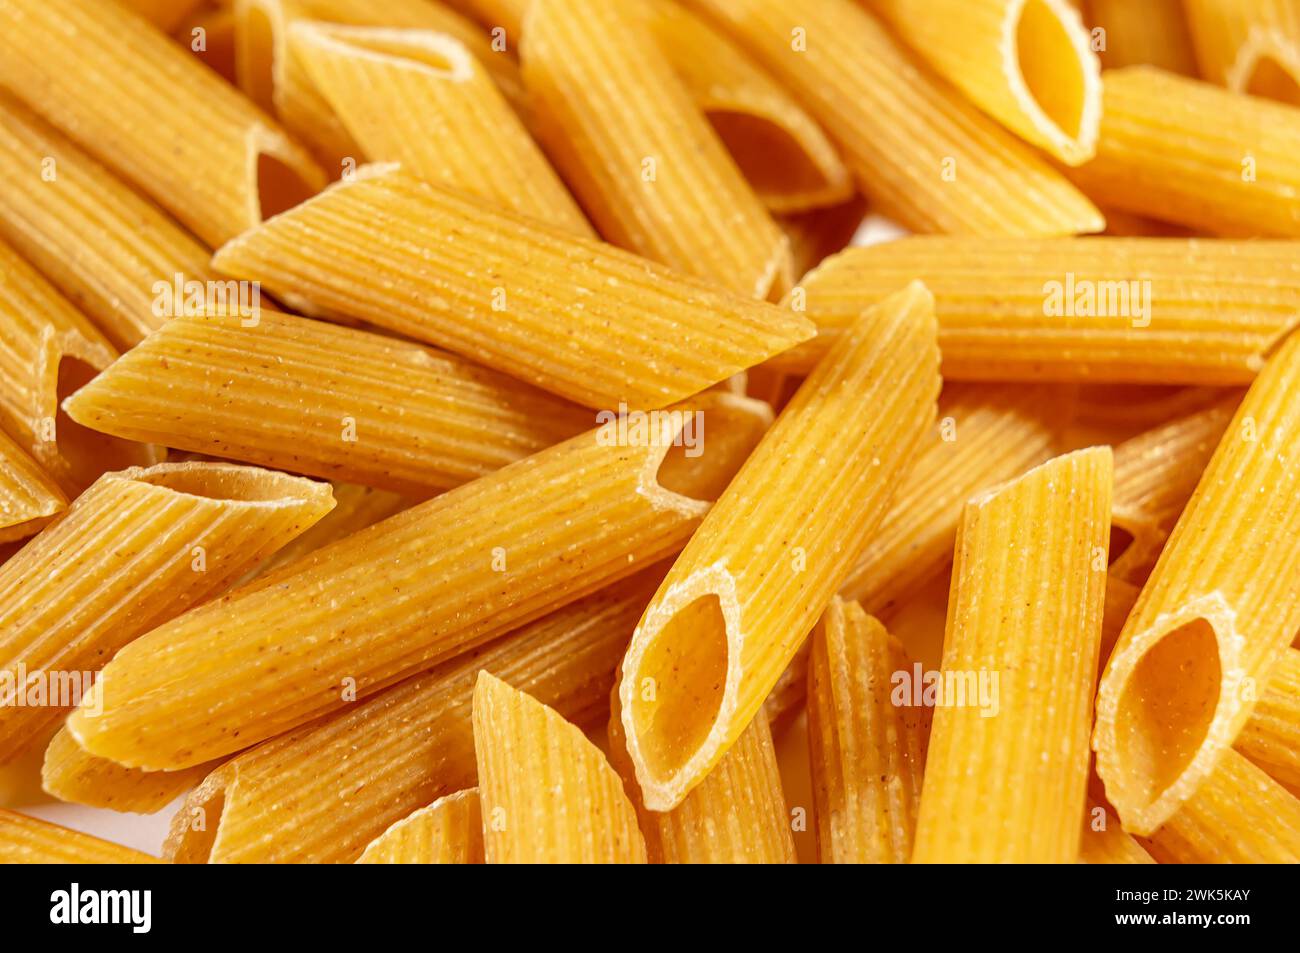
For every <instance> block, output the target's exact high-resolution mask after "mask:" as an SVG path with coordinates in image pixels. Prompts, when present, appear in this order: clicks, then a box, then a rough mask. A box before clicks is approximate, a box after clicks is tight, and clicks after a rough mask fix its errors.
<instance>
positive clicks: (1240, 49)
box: [1184, 0, 1300, 106]
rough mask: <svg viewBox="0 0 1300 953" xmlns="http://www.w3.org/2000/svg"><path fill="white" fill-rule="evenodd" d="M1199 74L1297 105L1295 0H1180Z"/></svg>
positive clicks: (1299, 8) (1299, 49)
mask: <svg viewBox="0 0 1300 953" xmlns="http://www.w3.org/2000/svg"><path fill="white" fill-rule="evenodd" d="M1184 8H1185V9H1186V11H1187V26H1188V28H1189V31H1190V33H1191V38H1192V45H1193V46H1194V48H1195V50H1196V62H1197V64H1198V65H1199V67H1200V71H1201V76H1202V77H1203V78H1204V79H1207V80H1209V81H1210V82H1211V83H1217V84H1218V85H1220V86H1226V87H1227V88H1228V89H1230V90H1232V91H1233V92H1234V93H1246V94H1248V95H1250V96H1262V97H1264V98H1267V99H1277V100H1280V101H1282V102H1284V103H1290V104H1291V105H1293V106H1300V2H1297V0H1250V2H1248V3H1246V2H1242V0H1185V2H1184Z"/></svg>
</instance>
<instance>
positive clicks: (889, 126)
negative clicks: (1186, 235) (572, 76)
mask: <svg viewBox="0 0 1300 953" xmlns="http://www.w3.org/2000/svg"><path fill="white" fill-rule="evenodd" d="M687 6H688V7H690V8H692V9H697V10H699V11H701V12H704V13H707V14H708V15H709V16H710V17H712V18H713V19H714V20H715V21H716V22H717V23H718V24H719V26H721V27H723V28H725V29H726V30H728V31H729V32H730V33H731V34H732V35H733V36H735V38H736V39H737V41H739V42H740V43H741V44H742V45H743V46H745V47H746V48H747V49H748V50H749V52H750V53H751V54H752V55H753V56H754V57H755V58H756V59H757V60H758V61H759V62H760V63H761V64H762V65H763V66H765V67H766V68H767V69H768V70H769V71H770V72H771V73H772V74H773V75H774V76H775V77H776V78H777V79H778V80H779V81H781V82H782V83H784V84H785V86H786V87H787V88H788V89H790V91H791V92H792V93H794V95H795V96H796V97H797V98H798V99H799V101H800V102H801V103H802V104H803V105H804V107H805V108H806V109H807V110H808V111H809V113H810V114H811V115H812V116H813V118H815V119H816V120H817V121H818V122H820V123H821V125H822V127H823V128H825V129H826V130H827V131H828V132H829V133H830V135H831V136H832V137H833V138H834V139H835V140H836V142H837V143H838V145H839V147H840V150H841V152H842V154H843V156H844V160H845V163H846V164H847V165H848V167H849V169H850V171H851V172H852V173H853V175H854V177H855V178H856V180H857V182H858V185H859V187H860V188H861V190H862V192H863V194H864V195H866V196H867V198H868V199H869V200H870V201H871V203H872V206H873V207H875V208H877V209H878V210H879V211H880V212H881V213H883V214H884V215H887V216H889V217H890V218H891V219H894V220H895V221H897V222H898V223H899V224H901V225H903V226H904V227H906V228H908V229H910V230H912V231H915V232H922V233H925V232H944V233H954V234H972V235H1007V234H1011V235H1015V234H1022V235H1073V234H1077V233H1080V232H1097V231H1100V230H1101V229H1102V227H1103V225H1104V223H1103V221H1102V217H1101V214H1100V213H1099V212H1098V211H1097V209H1096V208H1095V207H1094V206H1093V205H1092V203H1091V202H1089V201H1088V200H1087V199H1086V198H1085V197H1084V196H1083V195H1082V194H1081V193H1079V192H1078V191H1077V190H1076V189H1075V188H1074V187H1073V186H1071V185H1070V183H1069V182H1067V181H1066V180H1065V179H1064V178H1063V177H1062V175H1061V174H1060V173H1059V172H1057V171H1056V170H1055V169H1053V168H1052V167H1051V166H1050V165H1048V164H1047V163H1046V162H1045V161H1044V160H1043V159H1042V158H1041V157H1040V156H1039V155H1037V154H1036V153H1035V152H1034V151H1033V150H1032V149H1031V148H1030V147H1029V146H1028V145H1026V144H1024V143H1022V142H1020V141H1019V140H1017V139H1016V138H1015V137H1014V136H1013V135H1011V134H1010V133H1008V132H1007V131H1005V130H1004V129H1002V128H1001V127H1000V126H999V125H998V124H997V123H996V122H994V121H993V120H992V119H989V118H987V117H986V116H984V115H983V114H982V113H981V112H980V111H979V110H978V109H977V108H976V107H975V106H973V105H970V104H968V103H967V102H965V100H963V99H962V97H961V95H960V94H959V93H957V92H956V91H955V90H953V89H952V88H950V87H949V86H948V85H947V84H946V83H944V82H943V81H942V80H940V79H938V78H937V77H934V76H932V75H931V74H930V73H929V72H928V71H926V70H925V68H924V67H923V66H920V65H919V64H917V63H916V62H914V61H913V60H912V58H911V57H910V56H909V55H908V54H907V53H906V52H905V51H904V50H903V49H901V48H900V47H899V46H898V44H897V43H896V41H895V40H894V39H893V38H892V37H891V36H890V35H889V34H888V33H887V32H886V31H885V29H884V27H882V26H881V25H880V24H879V23H877V22H876V20H875V19H874V18H873V17H872V16H871V15H870V14H868V13H867V12H866V11H864V10H862V9H860V8H859V7H858V5H857V4H855V3H853V2H852V0H809V2H804V3H800V4H797V5H790V4H787V3H785V2H783V0H688V3H687ZM918 277H919V276H918ZM924 277H926V278H929V277H930V276H929V275H925V276H924Z"/></svg>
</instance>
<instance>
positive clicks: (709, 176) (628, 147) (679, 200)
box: [521, 0, 793, 298]
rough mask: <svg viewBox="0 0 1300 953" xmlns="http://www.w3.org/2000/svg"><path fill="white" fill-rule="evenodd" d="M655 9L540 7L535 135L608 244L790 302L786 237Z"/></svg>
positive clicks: (525, 59) (634, 5)
mask: <svg viewBox="0 0 1300 953" xmlns="http://www.w3.org/2000/svg"><path fill="white" fill-rule="evenodd" d="M647 9H648V8H647V7H646V6H645V5H644V4H643V3H642V2H641V0H625V2H623V3H618V4H611V3H607V2H605V0H532V2H531V3H530V4H529V6H528V13H527V19H526V22H525V26H524V39H523V48H522V54H521V58H522V64H523V74H524V82H525V83H526V84H527V86H528V91H529V95H530V97H531V100H532V103H533V106H534V110H535V111H534V116H533V131H534V133H535V134H536V135H537V137H538V138H539V139H540V141H541V142H542V144H543V145H544V146H545V147H546V150H547V152H548V154H549V155H550V156H551V159H552V160H553V161H554V162H555V164H556V166H557V167H558V168H559V170H560V172H561V174H562V175H563V176H564V177H565V180H566V181H567V182H568V183H569V186H570V188H572V189H573V191H574V194H575V195H577V196H578V198H579V200H580V201H581V202H582V204H583V207H584V208H585V209H586V210H587V212H588V214H589V215H590V216H591V220H592V222H593V223H594V224H595V225H596V228H597V229H598V230H599V232H600V233H601V235H602V236H603V237H604V238H606V239H607V240H608V241H610V242H612V243H614V244H615V245H619V246H621V247H623V248H626V249H629V250H631V251H634V252H637V253H638V254H640V255H644V256H645V257H646V258H649V259H652V260H654V261H657V262H661V263H662V264H665V265H668V266H670V267H672V268H674V269H676V270H678V271H681V272H682V273H684V274H690V275H693V276H695V277H698V278H703V279H706V280H709V281H712V282H715V283H717V284H719V285H723V286H725V287H727V288H728V289H729V290H731V291H733V292H735V293H737V294H740V295H746V296H753V297H756V298H765V297H768V296H769V295H770V296H773V297H780V295H781V294H783V293H784V292H785V291H786V289H788V288H789V286H790V284H791V282H792V281H793V279H792V277H791V275H790V256H789V247H788V244H787V242H786V240H785V236H784V235H783V234H782V232H781V230H780V229H779V228H778V227H777V226H776V223H775V222H774V221H773V220H772V218H771V216H770V215H769V214H768V213H767V210H766V209H765V208H764V207H763V205H762V203H761V202H760V201H759V200H758V197H757V196H756V195H755V194H754V192H753V191H752V190H751V188H750V186H749V184H748V183H747V182H746V181H745V179H744V177H743V176H742V174H741V171H740V169H739V168H737V166H736V164H735V162H734V161H733V160H732V159H731V157H730V156H728V155H727V151H726V149H725V147H724V146H723V143H722V141H721V139H720V138H719V137H718V135H717V133H716V132H715V131H714V130H713V129H712V128H710V126H709V123H708V122H707V121H706V120H705V118H704V116H703V115H702V114H701V112H700V110H699V108H698V107H697V106H696V104H695V103H694V102H693V101H692V99H691V97H690V95H689V93H688V91H687V88H686V85H685V84H684V83H683V82H682V81H681V80H680V79H679V78H678V77H677V75H675V73H674V71H673V67H672V64H671V63H670V62H669V60H668V59H667V58H666V57H665V56H664V55H663V53H662V51H661V50H660V49H659V46H658V44H657V43H656V37H655V34H654V32H652V31H651V30H650V29H647V26H648V24H647V23H646V22H645V20H646V18H648V17H651V16H653V12H647ZM638 14H643V16H639V15H638ZM652 23H653V21H651V24H652Z"/></svg>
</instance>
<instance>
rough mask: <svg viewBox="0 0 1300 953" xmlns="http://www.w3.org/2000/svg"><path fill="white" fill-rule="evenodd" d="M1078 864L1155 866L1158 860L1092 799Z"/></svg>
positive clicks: (1084, 827) (1084, 825) (1112, 815)
mask: <svg viewBox="0 0 1300 953" xmlns="http://www.w3.org/2000/svg"><path fill="white" fill-rule="evenodd" d="M1079 863H1081V864H1154V863H1155V859H1154V858H1152V856H1151V855H1150V854H1148V853H1147V852H1146V851H1145V850H1144V849H1143V848H1142V845H1141V844H1139V843H1138V842H1137V840H1135V839H1134V838H1133V837H1132V836H1130V835H1129V834H1126V833H1124V829H1123V828H1122V827H1120V823H1119V818H1117V817H1116V816H1115V815H1114V814H1112V813H1111V812H1110V811H1108V810H1106V808H1104V807H1103V806H1102V805H1100V804H1098V803H1097V802H1096V801H1093V800H1092V799H1091V798H1089V800H1088V816H1087V817H1086V818H1085V819H1084V822H1083V837H1082V838H1081V839H1080V841H1079Z"/></svg>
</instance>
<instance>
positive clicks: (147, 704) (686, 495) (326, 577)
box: [68, 392, 770, 771]
mask: <svg viewBox="0 0 1300 953" xmlns="http://www.w3.org/2000/svg"><path fill="white" fill-rule="evenodd" d="M676 411H677V412H678V416H676V417H673V418H671V420H670V423H671V424H672V428H671V429H666V430H665V432H663V433H661V434H660V435H659V436H658V437H656V438H655V439H654V440H653V441H651V440H646V441H637V442H635V443H634V442H633V441H631V440H627V441H623V442H621V443H620V441H619V438H618V435H617V434H616V433H612V432H609V430H608V428H598V429H596V430H593V431H588V432H587V433H584V434H580V435H579V436H577V437H574V438H573V439H571V440H568V441H566V442H565V443H562V444H559V445H557V446H555V447H552V448H550V449H548V450H544V451H542V452H540V453H537V454H534V455H533V456H531V457H528V458H526V459H524V460H521V461H519V462H517V463H514V464H511V465H510V466H508V467H505V468H504V469H502V470H498V471H497V472H495V473H492V474H489V475H487V476H484V477H481V478H479V479H477V480H475V481H473V482H472V483H469V484H466V485H465V486H463V487H460V488H458V489H456V490H452V491H450V492H448V493H446V494H444V495H442V496H439V497H436V498H434V499H432V500H429V501H428V502H425V503H422V504H420V505H418V506H415V507H412V508H411V509H409V510H406V511H404V512H402V513H399V514H397V515H396V516H393V517H390V518H389V519H386V520H384V521H383V522H381V523H376V524H375V525H374V526H371V527H369V528H368V529H365V530H362V531H361V532H359V533H355V534H353V535H352V536H349V537H347V538H346V539H343V540H341V541H339V542H338V543H335V544H333V545H332V546H327V547H326V548H325V549H322V550H317V551H316V552H314V553H309V554H308V555H306V556H304V557H303V558H302V559H300V560H299V561H298V562H296V563H291V564H290V565H288V566H284V567H281V568H280V569H278V570H276V571H275V572H274V573H272V574H271V575H269V576H265V577H262V578H261V579H258V580H254V581H253V582H251V583H249V584H248V585H246V586H244V587H242V588H241V589H239V590H236V591H235V592H233V593H231V594H229V595H227V596H226V597H225V598H223V599H222V600H220V601H219V602H215V603H209V604H208V605H207V606H201V607H199V608H198V609H196V610H194V611H192V612H190V613H187V614H186V615H183V616H181V617H180V618H178V619H175V620H173V621H172V622H169V623H165V624H163V625H161V626H159V627H158V628H156V629H154V630H153V631H152V632H150V633H149V634H147V635H145V636H143V637H142V638H140V639H137V640H136V641H135V642H133V643H132V644H131V645H129V646H127V647H126V648H125V649H123V650H122V651H120V652H119V653H118V654H117V656H116V657H115V658H114V659H113V660H112V662H110V663H109V665H108V667H107V668H106V669H105V671H104V674H103V676H102V678H101V679H100V681H99V682H98V683H97V684H96V687H95V688H94V689H93V690H92V692H91V694H90V697H89V698H87V699H86V700H84V701H83V702H82V705H81V707H80V708H79V709H78V710H77V711H76V712H74V713H73V714H72V715H71V716H70V718H69V720H68V727H69V729H70V731H71V732H72V734H73V736H74V737H75V738H76V739H77V741H78V742H79V743H80V744H81V746H82V747H83V748H85V749H86V750H87V751H88V752H89V753H90V754H92V755H95V756H97V757H101V758H108V759H110V760H114V761H118V762H121V763H122V764H125V765H127V766H128V767H135V768H144V769H146V770H154V771H157V770H176V769H178V768H185V767H190V766H192V765H194V764H198V763H199V762H202V761H208V760H211V759H213V758H217V757H220V756H221V755H224V754H229V753H231V752H232V751H235V750H237V749H238V748H243V747H245V746H247V745H249V744H253V743H256V742H258V741H261V740H263V739H265V738H269V737H271V736H273V735H276V734H279V733H280V732H282V731H286V730H288V729H290V728H294V727H296V726H297V725H301V724H303V723H304V722H306V721H309V720H311V719H312V718H316V717H319V716H321V715H324V714H327V713H329V712H331V711H336V710H338V709H339V708H342V707H345V706H347V705H348V704H350V703H351V702H353V701H354V700H355V699H357V698H364V697H365V696H367V695H371V694H373V693H375V692H377V691H379V690H381V689H383V688H386V687H387V686H389V685H392V684H394V683H396V682H398V681H400V680H402V679H403V678H405V677H407V676H409V675H413V674H415V673H417V672H419V671H422V670H423V669H426V668H428V667H429V666H430V665H433V664H435V663H437V662H438V661H440V660H442V659H446V658H449V657H451V656H454V655H456V654H459V653H460V652H464V651H465V650H467V649H469V648H472V647H473V646H474V645H476V644H479V643H482V642H485V641H487V640H489V639H491V638H494V637H496V636H498V635H501V634H503V633H505V632H508V631H509V630H510V629H512V628H515V627H516V626H518V625H521V624H524V623H526V622H528V621H530V620H532V619H536V618H539V617H540V616H542V615H545V614H546V613H547V612H549V611H551V610H553V609H555V608H558V607H560V606H562V605H564V604H566V603H568V602H571V601H573V600H574V599H577V598H580V597H581V596H583V595H586V594H588V593H591V592H594V591H595V590H597V589H600V588H601V587H602V586H604V585H606V584H608V583H611V582H614V581H616V580H618V579H620V578H622V577H624V576H627V575H630V574H631V573H633V572H635V571H636V570H637V569H639V568H640V567H641V566H643V565H647V564H649V563H651V562H653V561H655V560H657V559H660V558H662V557H664V556H667V555H670V554H672V553H674V552H676V551H677V550H678V549H680V548H681V546H682V545H683V544H684V543H685V541H686V538H687V537H688V536H689V535H690V534H691V532H692V531H693V530H694V528H695V527H696V526H697V525H698V524H699V521H700V519H701V518H702V517H703V515H704V514H705V513H706V512H707V511H708V509H709V503H708V502H707V499H708V498H709V496H711V494H712V493H713V492H716V490H718V489H720V486H719V484H721V485H724V486H725V484H726V480H727V479H728V478H729V476H730V474H731V473H733V472H735V469H736V467H737V466H738V465H739V461H740V460H741V459H743V458H744V457H745V456H746V455H747V454H748V453H749V451H750V450H751V449H752V448H753V446H754V444H755V443H756V442H757V440H758V438H759V436H760V435H761V433H762V431H763V429H764V428H765V427H766V425H767V423H768V422H769V420H770V412H769V411H768V409H767V407H766V405H764V404H759V403H758V402H756V401H752V400H749V399H747V398H741V397H736V396H734V395H732V394H722V393H716V392H715V393H709V394H705V395H702V396H701V397H700V398H699V399H698V400H696V401H692V402H689V403H686V404H683V405H679V406H678V407H677V408H676ZM696 411H698V412H699V413H700V414H702V415H704V417H705V420H704V422H703V423H700V421H699V420H698V419H697V418H696V417H695V413H696ZM710 420H711V421H712V423H710V422H709V421H710ZM688 426H689V427H693V428H695V430H696V431H697V432H698V429H699V428H700V427H704V428H705V430H706V432H707V430H709V429H712V428H716V429H717V430H718V431H721V432H723V436H722V439H721V440H716V441H714V442H713V443H710V444H708V445H707V449H706V447H705V446H699V447H698V449H699V450H700V455H699V456H693V457H687V456H686V453H687V452H688V451H690V448H689V447H688V446H687V445H686V443H687V441H686V439H684V438H683V431H684V430H685V428H686V427H688ZM728 429H730V430H731V431H732V435H731V436H730V437H728V436H727V435H726V434H725V432H726V431H727V430H728ZM678 439H681V445H680V446H673V445H672V444H671V441H674V440H678ZM692 442H693V441H692ZM611 443H612V444H613V445H611ZM643 444H649V445H643ZM691 452H692V453H693V451H691ZM701 490H703V491H705V492H706V493H707V494H708V496H704V497H701V496H697V495H696V494H697V493H699V492H700V491H701ZM322 646H328V651H327V652H325V653H322V651H321V648H322ZM162 647H165V652H162V651H161V649H162Z"/></svg>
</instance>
